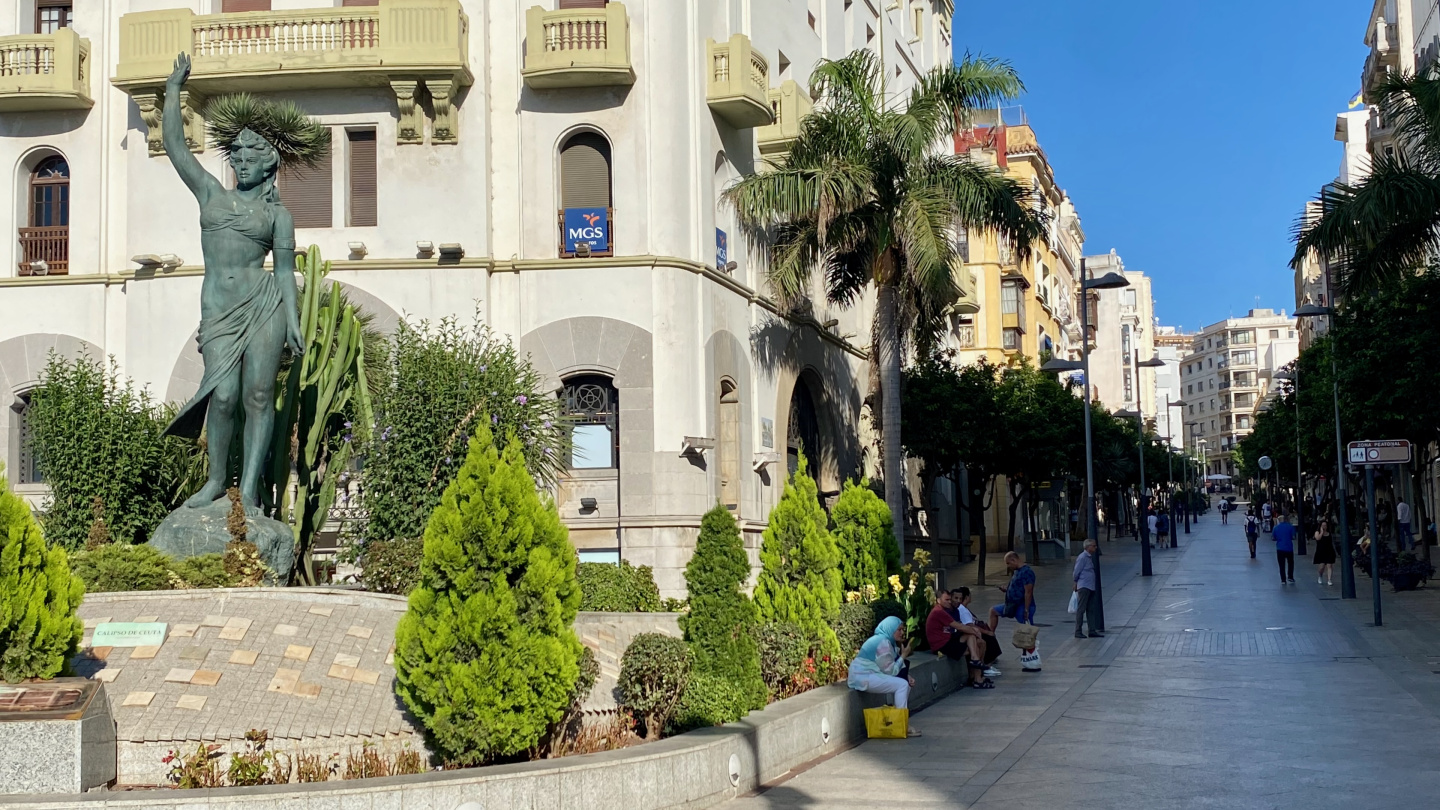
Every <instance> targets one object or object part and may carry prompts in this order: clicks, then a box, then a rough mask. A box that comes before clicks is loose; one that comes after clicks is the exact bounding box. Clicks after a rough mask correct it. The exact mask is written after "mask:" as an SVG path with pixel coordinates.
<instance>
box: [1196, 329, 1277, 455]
mask: <svg viewBox="0 0 1440 810" xmlns="http://www.w3.org/2000/svg"><path fill="white" fill-rule="evenodd" d="M1299 351H1300V348H1299V338H1298V337H1297V335H1296V328H1295V319H1294V318H1290V317H1287V316H1286V314H1285V311H1284V310H1281V311H1280V313H1279V314H1276V312H1275V311H1274V310H1272V309H1252V310H1250V311H1249V312H1248V313H1247V314H1246V315H1245V316H1244V317H1242V318H1227V319H1225V320H1223V321H1220V322H1218V323H1215V324H1212V325H1210V326H1207V327H1206V328H1204V329H1202V330H1200V332H1199V333H1198V334H1196V335H1195V336H1194V339H1193V340H1192V342H1191V346H1190V351H1189V353H1188V354H1186V356H1185V357H1184V359H1183V360H1182V361H1181V369H1180V377H1181V382H1182V383H1183V385H1184V387H1185V388H1184V391H1185V394H1184V397H1185V403H1186V405H1185V413H1184V420H1185V426H1186V427H1187V428H1188V430H1187V431H1186V433H1185V448H1186V449H1187V450H1188V451H1190V452H1192V453H1196V454H1199V455H1200V456H1203V458H1204V460H1205V468H1206V474H1207V475H1213V474H1222V475H1230V476H1233V475H1236V468H1235V460H1234V455H1233V454H1234V450H1235V445H1236V443H1237V442H1239V441H1240V439H1242V438H1244V437H1245V436H1247V435H1249V433H1250V431H1251V430H1252V429H1253V428H1254V425H1255V414H1256V412H1257V411H1258V409H1259V407H1260V404H1261V403H1262V402H1263V401H1264V400H1265V398H1266V396H1268V395H1269V394H1270V392H1271V391H1272V390H1273V389H1274V386H1275V373H1276V372H1277V371H1279V370H1280V369H1281V368H1283V367H1284V366H1286V365H1288V364H1289V363H1291V362H1293V361H1294V360H1295V358H1296V357H1297V356H1298V354H1299Z"/></svg>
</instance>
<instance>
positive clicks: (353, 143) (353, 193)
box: [346, 129, 378, 227]
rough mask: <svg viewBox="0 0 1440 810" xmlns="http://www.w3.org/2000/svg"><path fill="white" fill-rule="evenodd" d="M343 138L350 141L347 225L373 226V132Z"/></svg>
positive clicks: (353, 132) (366, 131)
mask: <svg viewBox="0 0 1440 810" xmlns="http://www.w3.org/2000/svg"><path fill="white" fill-rule="evenodd" d="M346 137H347V139H348V140H349V141H350V223H349V224H350V225H351V226H352V227H365V226H371V225H376V224H378V220H377V214H376V210H375V209H376V196H377V183H376V179H375V130H373V129H359V130H351V131H350V132H348V133H346Z"/></svg>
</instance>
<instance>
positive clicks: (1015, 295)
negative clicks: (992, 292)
mask: <svg viewBox="0 0 1440 810" xmlns="http://www.w3.org/2000/svg"><path fill="white" fill-rule="evenodd" d="M1000 312H1001V313H1002V314H1004V315H1016V314H1018V313H1019V312H1020V285H1018V284H1014V283H1011V282H1008V281H1007V282H1005V283H1003V284H1001V285H1000Z"/></svg>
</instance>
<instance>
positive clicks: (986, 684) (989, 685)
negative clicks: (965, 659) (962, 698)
mask: <svg viewBox="0 0 1440 810" xmlns="http://www.w3.org/2000/svg"><path fill="white" fill-rule="evenodd" d="M970 688H971V689H994V688H995V682H994V681H992V680H990V679H989V678H986V679H985V680H983V681H976V682H974V683H972V684H970Z"/></svg>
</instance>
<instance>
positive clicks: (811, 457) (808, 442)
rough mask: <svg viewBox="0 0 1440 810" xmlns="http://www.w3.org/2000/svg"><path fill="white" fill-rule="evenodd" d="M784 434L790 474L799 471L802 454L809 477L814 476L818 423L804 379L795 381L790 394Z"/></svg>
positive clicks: (818, 444)
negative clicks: (788, 420)
mask: <svg viewBox="0 0 1440 810" xmlns="http://www.w3.org/2000/svg"><path fill="white" fill-rule="evenodd" d="M785 434H786V440H785V444H786V448H785V450H786V461H787V463H788V465H789V470H790V474H791V475H794V474H795V471H796V470H797V469H799V467H800V454H801V453H804V454H805V459H806V464H807V466H808V468H809V470H810V475H811V476H814V475H816V464H817V463H818V462H819V461H820V421H819V418H818V417H817V416H816V414H815V399H814V397H812V396H811V395H810V386H809V385H807V384H806V383H805V380H804V379H798V380H796V381H795V391H794V392H793V393H791V394H790V426H789V428H788V429H787V430H786V431H785Z"/></svg>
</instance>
